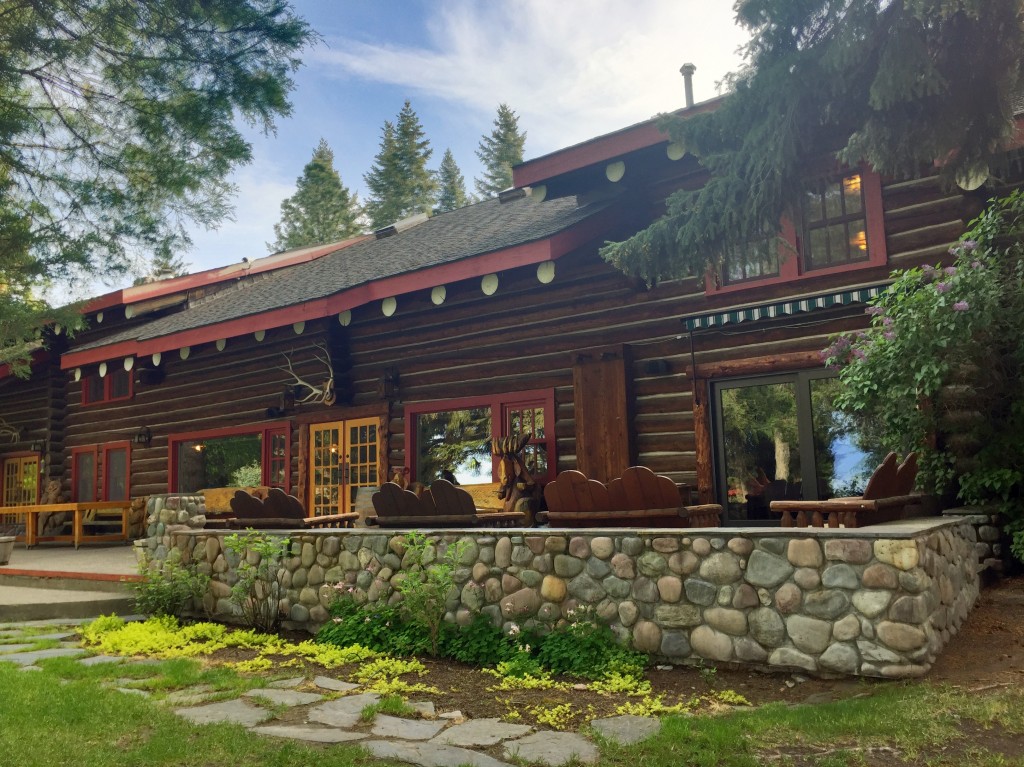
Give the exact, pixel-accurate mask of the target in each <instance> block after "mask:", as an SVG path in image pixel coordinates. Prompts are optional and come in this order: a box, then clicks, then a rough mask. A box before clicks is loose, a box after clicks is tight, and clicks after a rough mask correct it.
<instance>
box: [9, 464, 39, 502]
mask: <svg viewBox="0 0 1024 767" xmlns="http://www.w3.org/2000/svg"><path fill="white" fill-rule="evenodd" d="M3 467H4V473H3V483H4V485H3V488H4V491H3V504H2V505H4V506H29V505H31V504H33V503H37V502H38V500H39V456H37V455H32V456H21V457H17V458H5V459H4V462H3Z"/></svg>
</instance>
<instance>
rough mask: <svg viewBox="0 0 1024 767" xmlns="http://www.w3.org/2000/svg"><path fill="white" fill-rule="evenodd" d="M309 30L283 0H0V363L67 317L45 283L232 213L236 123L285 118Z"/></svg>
mask: <svg viewBox="0 0 1024 767" xmlns="http://www.w3.org/2000/svg"><path fill="white" fill-rule="evenodd" d="M312 35H313V33H312V31H311V30H310V29H309V27H308V25H307V24H306V23H305V22H304V21H302V20H301V19H299V18H298V17H297V16H295V14H294V12H293V10H292V8H291V6H290V4H289V3H288V2H282V0H231V1H230V2H227V1H224V0H216V1H213V2H171V3H169V2H167V0H31V1H30V0H5V2H3V4H2V5H0V284H2V285H4V289H3V290H2V291H0V362H12V361H13V362H15V363H19V364H16V368H17V369H18V370H19V371H23V370H24V369H25V368H24V367H23V364H22V363H23V362H24V359H25V356H24V353H23V352H22V351H19V350H24V349H25V348H26V343H25V341H26V340H31V339H34V338H35V335H36V333H37V331H38V329H39V327H40V324H42V323H45V322H47V321H55V322H60V323H62V324H63V325H64V327H68V324H70V323H74V322H75V321H76V319H75V313H74V312H67V311H65V312H61V313H54V311H53V310H52V309H51V308H50V307H48V306H47V302H46V301H45V300H44V299H43V298H42V296H43V294H44V290H45V287H46V286H47V285H48V284H51V283H52V282H53V281H57V280H63V281H68V282H69V281H70V279H71V278H73V277H77V276H78V275H80V274H81V272H83V271H84V272H86V273H88V274H92V275H101V274H111V273H112V274H123V273H125V271H126V270H127V268H128V264H129V262H130V261H131V259H132V258H133V257H134V256H135V255H137V254H138V253H140V252H141V253H153V252H161V250H162V251H164V252H173V251H174V249H175V248H176V247H179V246H181V245H182V244H187V242H188V236H187V233H186V228H185V225H186V224H188V223H189V222H192V223H196V224H199V225H203V226H212V225H215V224H216V223H217V222H218V221H220V220H221V219H222V218H223V217H224V216H225V215H226V214H227V212H228V211H229V209H230V205H229V199H228V198H229V194H230V192H231V191H232V188H231V185H230V184H227V183H226V182H225V180H226V179H227V177H228V175H229V174H230V172H231V171H232V169H233V168H234V167H235V166H237V165H239V164H241V163H245V162H248V161H249V160H250V159H251V157H252V152H251V147H250V144H249V142H248V141H247V140H246V139H245V137H244V135H243V134H242V131H241V122H242V121H243V120H244V121H246V122H248V123H249V124H250V125H253V126H255V127H257V128H260V129H262V130H264V131H268V130H271V129H272V128H273V123H274V119H275V118H276V117H278V116H281V115H287V114H288V113H289V112H290V105H289V103H288V92H289V90H290V89H291V87H292V82H291V72H292V71H293V70H294V69H295V68H296V67H297V66H298V64H299V62H298V59H297V58H296V54H297V53H298V51H300V50H301V49H302V48H303V46H304V45H305V44H306V43H307V42H308V41H309V40H310V38H311V36H312ZM239 118H241V119H239ZM19 355H20V356H19Z"/></svg>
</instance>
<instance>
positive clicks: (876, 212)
mask: <svg viewBox="0 0 1024 767" xmlns="http://www.w3.org/2000/svg"><path fill="white" fill-rule="evenodd" d="M860 177H861V188H862V189H863V192H864V224H865V227H866V229H867V239H868V258H867V260H865V261H854V262H852V263H849V264H839V265H837V266H830V267H826V268H824V269H806V268H805V267H804V264H803V254H802V253H801V252H800V239H799V237H798V236H797V230H796V226H795V225H794V224H793V222H792V221H791V220H789V219H788V218H785V219H783V220H782V223H781V225H780V227H779V228H780V230H781V231H780V239H781V240H782V241H783V242H782V243H780V245H779V273H778V274H777V275H775V276H773V277H765V278H763V279H758V280H744V281H743V282H737V283H733V284H732V285H722V286H719V285H718V284H717V282H718V280H717V276H716V275H715V274H713V273H710V272H709V273H708V275H707V276H706V277H705V280H704V290H705V293H707V294H709V295H711V294H713V295H725V294H728V293H736V292H738V291H741V290H749V289H750V288H757V287H763V286H765V285H775V284H777V283H780V282H799V281H800V280H804V279H812V278H816V277H825V276H828V275H830V274H843V273H846V272H856V271H858V270H860V269H870V268H872V267H877V266H884V265H885V264H886V263H887V262H888V253H887V251H886V247H885V209H884V206H883V203H882V178H881V176H879V175H878V173H876V172H875V171H874V170H871V169H870V168H861V169H860Z"/></svg>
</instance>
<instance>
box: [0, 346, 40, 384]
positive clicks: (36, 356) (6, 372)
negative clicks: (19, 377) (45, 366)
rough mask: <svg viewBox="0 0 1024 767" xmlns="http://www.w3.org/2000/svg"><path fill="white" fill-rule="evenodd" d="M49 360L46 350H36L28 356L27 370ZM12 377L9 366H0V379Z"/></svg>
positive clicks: (12, 373)
mask: <svg viewBox="0 0 1024 767" xmlns="http://www.w3.org/2000/svg"><path fill="white" fill-rule="evenodd" d="M49 359H50V352H49V351H47V350H46V349H36V350H35V351H34V352H32V354H31V355H30V356H29V360H28V365H29V368H34V367H36V365H39V364H40V363H42V362H46V361H47V360H49ZM11 375H14V372H13V371H12V369H11V366H10V365H8V364H6V363H4V364H3V365H0V379H3V378H7V377H8V376H11Z"/></svg>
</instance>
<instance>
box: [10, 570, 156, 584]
mask: <svg viewBox="0 0 1024 767" xmlns="http://www.w3.org/2000/svg"><path fill="white" fill-rule="evenodd" d="M3 572H4V575H23V576H27V577H30V578H53V579H54V580H75V581H109V582H113V583H120V582H126V583H138V582H139V581H141V580H142V576H141V575H125V574H120V573H76V572H72V571H70V570H21V569H19V568H12V567H5V568H4V570H3Z"/></svg>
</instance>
